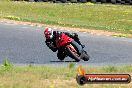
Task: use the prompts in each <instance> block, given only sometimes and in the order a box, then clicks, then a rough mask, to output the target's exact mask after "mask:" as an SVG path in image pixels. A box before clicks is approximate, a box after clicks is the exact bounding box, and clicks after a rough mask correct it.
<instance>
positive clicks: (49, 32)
mask: <svg viewBox="0 0 132 88" xmlns="http://www.w3.org/2000/svg"><path fill="white" fill-rule="evenodd" d="M44 35H45V37H46V39H52V38H53V30H52V29H51V28H45V30H44Z"/></svg>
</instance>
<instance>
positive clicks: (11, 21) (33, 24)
mask: <svg viewBox="0 0 132 88" xmlns="http://www.w3.org/2000/svg"><path fill="white" fill-rule="evenodd" d="M0 22H3V23H11V24H23V25H31V26H39V27H51V28H54V29H62V30H67V31H79V32H86V33H89V34H95V35H105V36H118V37H132V35H130V34H125V36H124V34H122V33H115V32H109V31H104V30H95V29H84V28H71V27H62V26H58V25H46V24H40V23H32V22H21V21H14V20H8V19H0Z"/></svg>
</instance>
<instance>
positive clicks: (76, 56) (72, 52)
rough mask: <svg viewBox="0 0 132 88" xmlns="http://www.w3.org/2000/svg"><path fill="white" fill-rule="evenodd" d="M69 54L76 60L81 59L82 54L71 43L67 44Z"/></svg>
mask: <svg viewBox="0 0 132 88" xmlns="http://www.w3.org/2000/svg"><path fill="white" fill-rule="evenodd" d="M66 49H67V51H68V54H69V56H70V57H71V58H73V59H74V60H75V61H76V62H79V61H80V55H79V54H78V52H77V50H76V49H75V48H74V46H72V45H71V44H69V45H67V46H66Z"/></svg>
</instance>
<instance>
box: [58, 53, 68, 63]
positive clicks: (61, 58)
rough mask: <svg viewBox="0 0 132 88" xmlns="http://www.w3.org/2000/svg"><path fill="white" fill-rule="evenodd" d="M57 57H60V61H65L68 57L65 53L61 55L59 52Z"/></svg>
mask: <svg viewBox="0 0 132 88" xmlns="http://www.w3.org/2000/svg"><path fill="white" fill-rule="evenodd" d="M57 57H58V59H59V60H61V61H63V60H64V59H65V57H66V55H65V54H64V53H59V52H58V53H57Z"/></svg>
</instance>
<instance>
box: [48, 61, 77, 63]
mask: <svg viewBox="0 0 132 88" xmlns="http://www.w3.org/2000/svg"><path fill="white" fill-rule="evenodd" d="M50 62H57V63H61V62H76V61H50Z"/></svg>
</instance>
